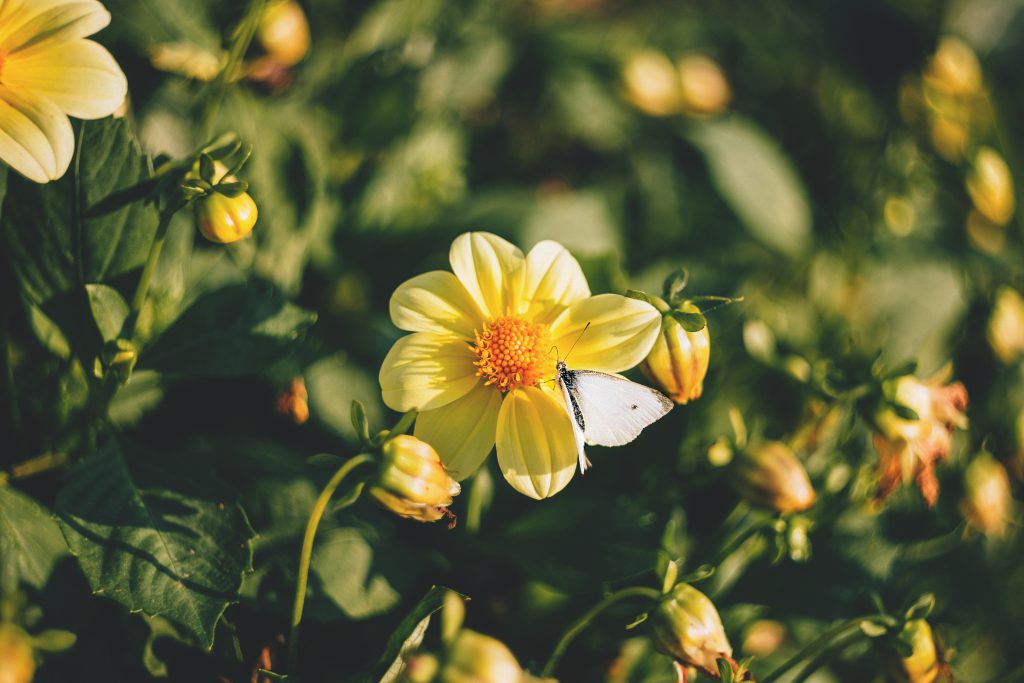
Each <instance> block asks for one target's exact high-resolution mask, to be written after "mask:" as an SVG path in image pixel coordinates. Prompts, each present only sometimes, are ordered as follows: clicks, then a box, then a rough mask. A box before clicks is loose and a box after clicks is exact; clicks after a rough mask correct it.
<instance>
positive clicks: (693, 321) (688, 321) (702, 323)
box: [669, 311, 708, 332]
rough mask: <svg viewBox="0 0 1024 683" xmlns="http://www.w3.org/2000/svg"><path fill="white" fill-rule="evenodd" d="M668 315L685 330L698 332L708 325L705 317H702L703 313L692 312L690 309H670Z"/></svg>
mask: <svg viewBox="0 0 1024 683" xmlns="http://www.w3.org/2000/svg"><path fill="white" fill-rule="evenodd" d="M669 315H670V316H672V319H673V320H675V321H676V322H677V323H679V324H680V325H682V326H683V329H684V330H686V331H687V332H700V331H701V330H703V329H704V328H705V327H707V326H708V321H707V318H705V317H704V314H703V313H693V312H690V311H671V312H669Z"/></svg>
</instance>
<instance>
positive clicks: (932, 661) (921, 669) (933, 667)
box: [899, 619, 940, 683]
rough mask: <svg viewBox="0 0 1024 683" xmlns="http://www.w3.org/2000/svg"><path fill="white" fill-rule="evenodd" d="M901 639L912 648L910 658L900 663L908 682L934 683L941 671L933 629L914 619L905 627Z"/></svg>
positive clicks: (921, 620) (922, 620) (905, 658)
mask: <svg viewBox="0 0 1024 683" xmlns="http://www.w3.org/2000/svg"><path fill="white" fill-rule="evenodd" d="M899 637H900V640H902V641H903V642H905V643H907V644H908V645H910V648H911V654H910V656H909V657H904V658H902V660H901V662H900V664H901V665H902V666H903V671H904V673H906V675H907V680H908V681H910V683H932V681H934V680H935V679H936V678H937V677H938V675H939V669H940V662H939V653H938V648H936V647H935V638H934V636H933V635H932V627H931V626H929V625H928V622H927V621H925V620H924V619H912V620H911V621H908V622H907V623H906V624H905V625H904V626H903V630H902V631H901V632H900V636H899Z"/></svg>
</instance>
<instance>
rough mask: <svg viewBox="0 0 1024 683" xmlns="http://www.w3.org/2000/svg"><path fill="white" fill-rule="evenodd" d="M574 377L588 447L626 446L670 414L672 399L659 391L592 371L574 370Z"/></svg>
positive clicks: (575, 397) (576, 397) (575, 393)
mask: <svg viewBox="0 0 1024 683" xmlns="http://www.w3.org/2000/svg"><path fill="white" fill-rule="evenodd" d="M573 375H574V378H573V379H574V380H575V381H574V385H575V391H574V392H573V394H574V396H573V398H574V399H575V400H576V402H577V404H578V405H579V409H580V411H581V412H582V413H583V421H584V431H583V434H584V436H585V438H586V442H587V443H589V444H595V445H598V446H622V445H623V444H627V443H629V442H630V441H632V440H633V439H635V438H636V437H638V436H639V435H640V432H642V431H643V430H644V428H645V427H647V426H648V425H650V424H652V423H654V422H657V421H658V420H660V419H661V418H662V417H664V416H665V415H667V414H668V412H669V411H670V410H672V407H673V403H672V401H671V399H669V398H668V397H667V396H665V395H664V394H662V393H661V392H660V391H656V390H654V389H651V388H650V387H645V386H644V385H642V384H637V383H636V382H631V381H629V380H628V379H626V378H624V377H617V376H615V375H609V374H607V373H604V372H597V371H595V370H577V371H575V372H574V373H573ZM567 403H568V401H567ZM581 452H582V451H581Z"/></svg>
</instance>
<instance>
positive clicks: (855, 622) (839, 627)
mask: <svg viewBox="0 0 1024 683" xmlns="http://www.w3.org/2000/svg"><path fill="white" fill-rule="evenodd" d="M887 618H888V617H887V615H884V614H868V615H866V616H862V617H854V618H853V619H847V620H846V621H843V622H840V623H839V624H836V625H835V626H833V627H832V628H830V629H828V630H827V631H825V632H824V633H822V634H821V635H820V636H818V637H817V638H815V639H814V640H812V641H811V642H810V643H808V644H807V645H806V646H805V647H804V648H803V649H802V650H800V651H799V652H797V653H796V654H795V655H793V656H792V657H790V658H789V659H787V660H786V661H785V662H783V663H782V665H781V666H779V667H778V668H777V669H775V671H772V672H771V673H770V674H768V675H767V676H765V677H764V678H762V679H760V683H772V681H776V680H778V679H779V677H780V676H782V674H784V673H786V672H787V671H789V670H790V669H792V668H793V667H795V666H796V665H797V664H799V663H800V662H802V661H804V660H805V659H809V658H811V657H814V656H816V655H818V654H819V651H821V650H824V649H825V648H826V647H828V646H829V645H830V644H831V643H832V641H833V640H835V639H836V638H838V637H839V636H841V635H843V634H845V633H846V632H847V631H849V630H850V629H851V628H855V627H858V626H860V623H861V622H862V621H878V620H882V619H887Z"/></svg>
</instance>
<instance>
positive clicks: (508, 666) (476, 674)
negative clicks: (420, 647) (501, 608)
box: [437, 629, 523, 683]
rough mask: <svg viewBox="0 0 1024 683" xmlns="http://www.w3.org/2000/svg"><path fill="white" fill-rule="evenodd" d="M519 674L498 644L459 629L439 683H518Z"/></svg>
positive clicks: (505, 650) (488, 638)
mask: <svg viewBox="0 0 1024 683" xmlns="http://www.w3.org/2000/svg"><path fill="white" fill-rule="evenodd" d="M522 678H523V670H522V668H520V666H519V662H517V661H516V658H515V656H514V655H513V654H512V652H511V651H510V650H509V649H508V648H507V647H506V646H505V644H504V643H502V642H501V641H499V640H496V639H494V638H491V637H490V636H485V635H483V634H480V633H477V632H475V631H470V630H467V629H463V630H462V631H459V635H458V636H456V638H455V641H454V642H453V643H452V646H451V649H450V651H449V652H448V657H447V658H446V660H445V662H444V667H443V668H442V669H441V675H440V676H439V677H438V679H437V680H438V682H439V683H519V681H521V680H522Z"/></svg>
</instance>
